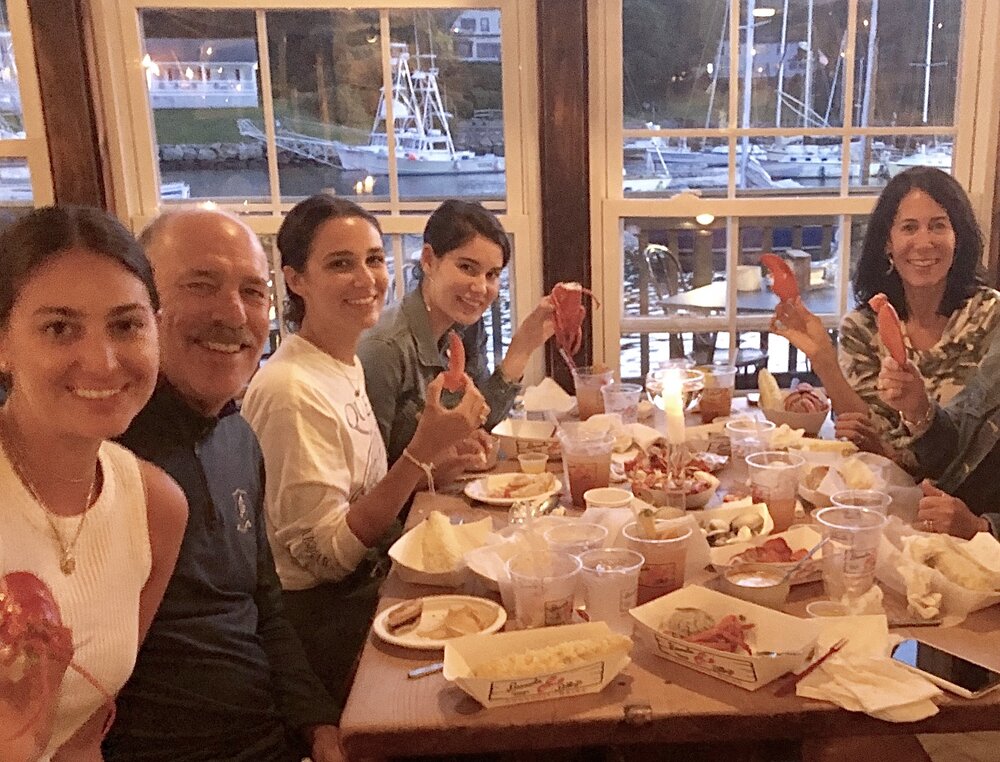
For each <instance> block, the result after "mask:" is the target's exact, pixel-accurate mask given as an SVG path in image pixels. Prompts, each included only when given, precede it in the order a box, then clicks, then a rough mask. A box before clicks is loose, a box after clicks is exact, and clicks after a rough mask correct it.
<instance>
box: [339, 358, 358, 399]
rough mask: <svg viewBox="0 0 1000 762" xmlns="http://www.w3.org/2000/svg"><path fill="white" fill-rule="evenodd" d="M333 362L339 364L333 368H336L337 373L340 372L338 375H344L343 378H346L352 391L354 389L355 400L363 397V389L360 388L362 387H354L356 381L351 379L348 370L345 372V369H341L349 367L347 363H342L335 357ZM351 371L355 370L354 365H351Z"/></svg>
mask: <svg viewBox="0 0 1000 762" xmlns="http://www.w3.org/2000/svg"><path fill="white" fill-rule="evenodd" d="M333 360H334V362H336V363H337V364H336V365H334V366H333V367H334V369H335V370H336V371H337V372H338V373H339V374H340V375H342V376H343V377H344V378H346V379H347V383H349V384H350V385H351V389H353V390H354V398H355V399H358V398H359V397H360V396H361V387H360V386H355V385H354V379H352V378H351V377H350V375H349V374H348V373H347V371H346V370H344V369H343V368H341V367H340V366H341V365H347V363H345V362H342V361H340V360H338V359H337V358H336V357H334V358H333ZM351 369H352V370H353V369H354V365H353V363H352V364H351Z"/></svg>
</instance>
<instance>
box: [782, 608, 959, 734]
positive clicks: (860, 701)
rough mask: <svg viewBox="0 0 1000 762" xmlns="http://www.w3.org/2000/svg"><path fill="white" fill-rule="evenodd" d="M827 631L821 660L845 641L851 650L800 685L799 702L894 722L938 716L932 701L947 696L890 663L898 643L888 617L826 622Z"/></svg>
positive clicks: (819, 642) (821, 642)
mask: <svg viewBox="0 0 1000 762" xmlns="http://www.w3.org/2000/svg"><path fill="white" fill-rule="evenodd" d="M821 626H822V631H821V632H820V635H819V637H818V638H817V640H816V654H817V658H818V657H819V656H820V655H822V654H824V653H826V651H827V649H829V648H830V646H832V645H833V644H834V643H836V642H837V641H838V640H840V639H841V638H847V644H846V645H845V646H844V647H843V648H842V649H841V650H840V651H839V652H838V653H836V654H834V655H833V656H831V657H830V658H829V659H827V660H826V661H825V662H823V664H821V665H820V666H819V667H818V668H817V669H815V670H814V671H813V672H812V673H810V674H809V675H807V676H806V677H805V678H803V679H802V680H801V681H800V682H799V684H798V686H796V693H797V694H798V695H799V696H802V697H804V698H811V699H819V700H821V701H829V702H831V703H833V704H836V705H837V706H839V707H842V708H844V709H847V710H848V711H850V712H864V713H865V714H869V715H871V716H872V717H875V718H877V719H880V720H886V721H888V722H916V721H918V720H923V719H926V718H927V717H931V716H933V715H935V714H937V712H938V708H937V706H936V705H935V704H934V702H933V701H932V700H931V699H933V698H936V697H937V696H940V695H941V690H940V689H939V688H938V687H937V686H935V685H934V684H933V683H932V682H930V681H929V680H927V679H925V678H923V677H921V676H920V675H917V674H915V673H913V672H911V671H909V670H908V669H907V668H906V667H903V666H902V665H900V664H897V663H896V662H894V661H892V659H890V658H889V651H890V645H891V643H892V641H891V640H890V637H889V625H888V621H887V620H886V618H885V616H883V615H875V616H845V617H831V618H829V619H822V620H821ZM895 639H896V640H898V638H895Z"/></svg>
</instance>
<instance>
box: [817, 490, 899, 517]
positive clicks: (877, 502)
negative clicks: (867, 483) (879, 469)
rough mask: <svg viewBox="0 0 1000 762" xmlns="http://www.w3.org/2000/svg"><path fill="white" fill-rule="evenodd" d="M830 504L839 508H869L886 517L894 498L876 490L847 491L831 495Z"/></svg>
mask: <svg viewBox="0 0 1000 762" xmlns="http://www.w3.org/2000/svg"><path fill="white" fill-rule="evenodd" d="M830 503H831V504H832V505H835V506H837V507H838V508H868V509H869V510H872V511H875V512H876V513H881V514H882V515H883V516H884V515H886V514H887V513H888V511H889V504H890V503H892V498H891V497H890V496H889V495H888V494H886V493H885V492H880V491H879V490H876V489H845V490H841V491H840V492H834V493H833V494H832V495H830Z"/></svg>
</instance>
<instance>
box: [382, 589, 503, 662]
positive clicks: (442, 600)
mask: <svg viewBox="0 0 1000 762" xmlns="http://www.w3.org/2000/svg"><path fill="white" fill-rule="evenodd" d="M506 621H507V612H506V611H504V609H503V607H502V606H500V605H499V604H497V603H494V602H493V601H491V600H487V599H486V598H476V597H474V596H471V595H427V596H424V597H423V598H415V599H414V600H412V601H403V602H402V603H397V604H396V605H395V606H391V607H390V608H387V609H386V610H385V611H382V612H380V613H379V614H378V615H377V616H376V617H375V621H374V623H373V624H372V629H373V630H374V631H375V634H376V635H378V637H379V638H381V639H382V640H384V641H385V642H386V643H391V644H392V645H394V646H402V647H403V648H415V649H417V650H420V651H440V650H441V649H443V648H444V646H445V644H446V643H448V641H450V640H453V639H455V638H461V637H464V636H466V635H486V634H490V633H494V632H497V631H499V630H500V628H501V627H503V626H504V623H505V622H506Z"/></svg>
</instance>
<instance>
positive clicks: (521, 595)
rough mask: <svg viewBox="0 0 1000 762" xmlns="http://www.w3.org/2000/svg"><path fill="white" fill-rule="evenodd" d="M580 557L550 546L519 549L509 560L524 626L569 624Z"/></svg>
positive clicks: (519, 618) (517, 613) (517, 611)
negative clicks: (523, 551) (554, 549)
mask: <svg viewBox="0 0 1000 762" xmlns="http://www.w3.org/2000/svg"><path fill="white" fill-rule="evenodd" d="M580 567H581V564H580V559H579V558H577V557H576V556H574V555H571V554H570V553H557V552H555V551H550V550H541V551H529V552H527V553H518V554H517V555H516V556H512V557H511V559H510V560H509V561H507V573H508V574H509V575H510V583H511V590H512V592H513V597H514V615H515V617H516V619H517V621H518V623H519V624H520V625H521V626H522V627H547V626H549V625H555V624H569V623H570V621H571V619H572V618H573V597H574V596H575V594H576V583H577V579H578V577H579V575H580Z"/></svg>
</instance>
